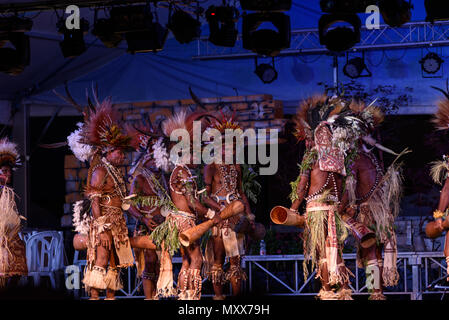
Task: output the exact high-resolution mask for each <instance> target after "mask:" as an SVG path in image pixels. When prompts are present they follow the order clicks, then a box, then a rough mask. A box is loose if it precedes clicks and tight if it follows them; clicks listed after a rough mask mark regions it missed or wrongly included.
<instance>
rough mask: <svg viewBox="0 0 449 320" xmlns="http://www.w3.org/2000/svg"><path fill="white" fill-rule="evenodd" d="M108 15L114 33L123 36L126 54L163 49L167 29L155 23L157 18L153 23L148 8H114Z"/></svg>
mask: <svg viewBox="0 0 449 320" xmlns="http://www.w3.org/2000/svg"><path fill="white" fill-rule="evenodd" d="M110 15H111V22H112V23H113V26H114V32H115V33H117V34H124V37H125V39H126V42H127V44H128V52H130V53H132V54H134V53H140V52H155V51H160V50H162V48H163V47H164V44H165V41H166V40H167V36H168V29H167V28H164V27H163V26H162V25H161V24H160V23H159V22H157V20H158V19H157V16H156V21H153V14H152V13H151V10H150V8H149V7H148V6H128V7H114V8H112V9H111V12H110Z"/></svg>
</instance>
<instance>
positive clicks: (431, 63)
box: [419, 52, 444, 74]
mask: <svg viewBox="0 0 449 320" xmlns="http://www.w3.org/2000/svg"><path fill="white" fill-rule="evenodd" d="M443 62H444V60H443V59H441V58H440V56H439V55H438V54H436V53H434V52H429V53H428V54H426V55H425V56H424V58H422V59H421V60H420V61H419V63H420V64H421V69H422V70H423V71H424V72H426V73H430V74H434V73H436V72H437V71H438V70H440V68H441V64H442V63H443Z"/></svg>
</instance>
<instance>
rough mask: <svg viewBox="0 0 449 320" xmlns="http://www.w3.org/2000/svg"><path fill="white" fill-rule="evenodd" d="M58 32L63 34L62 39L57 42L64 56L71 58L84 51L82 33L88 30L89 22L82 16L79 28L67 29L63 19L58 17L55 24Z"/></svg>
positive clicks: (84, 45)
mask: <svg viewBox="0 0 449 320" xmlns="http://www.w3.org/2000/svg"><path fill="white" fill-rule="evenodd" d="M56 27H57V28H58V32H59V33H62V34H63V35H64V40H63V41H61V42H60V43H59V46H60V47H61V51H62V55H63V56H64V58H73V57H76V56H79V55H81V54H82V53H83V52H84V51H86V44H85V43H84V34H85V33H86V32H87V31H88V30H89V22H88V21H87V20H86V19H84V18H82V19H81V20H80V28H79V29H67V27H66V25H65V19H60V20H59V21H58V23H57V24H56Z"/></svg>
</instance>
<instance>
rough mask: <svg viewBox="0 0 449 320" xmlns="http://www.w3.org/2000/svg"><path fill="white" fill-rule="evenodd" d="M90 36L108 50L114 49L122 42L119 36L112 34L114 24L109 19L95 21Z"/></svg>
mask: <svg viewBox="0 0 449 320" xmlns="http://www.w3.org/2000/svg"><path fill="white" fill-rule="evenodd" d="M92 34H93V35H94V36H96V37H97V38H98V39H100V40H101V42H103V44H104V45H105V46H106V47H108V48H116V47H117V46H118V45H119V44H120V42H122V40H123V37H122V35H121V34H118V33H115V32H114V23H113V22H112V20H111V19H98V20H97V21H95V24H94V29H93V30H92Z"/></svg>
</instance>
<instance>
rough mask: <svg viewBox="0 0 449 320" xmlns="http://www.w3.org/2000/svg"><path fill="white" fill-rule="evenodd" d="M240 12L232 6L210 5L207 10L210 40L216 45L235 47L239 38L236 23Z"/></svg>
mask: <svg viewBox="0 0 449 320" xmlns="http://www.w3.org/2000/svg"><path fill="white" fill-rule="evenodd" d="M238 18H239V12H238V10H237V9H236V8H235V7H232V6H219V7H217V6H214V5H212V6H210V7H209V8H208V9H207V11H206V19H207V22H208V23H209V41H210V42H211V43H213V44H214V45H216V46H221V47H233V46H234V45H235V41H236V40H237V33H238V32H237V29H236V27H235V23H236V22H237V21H238Z"/></svg>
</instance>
